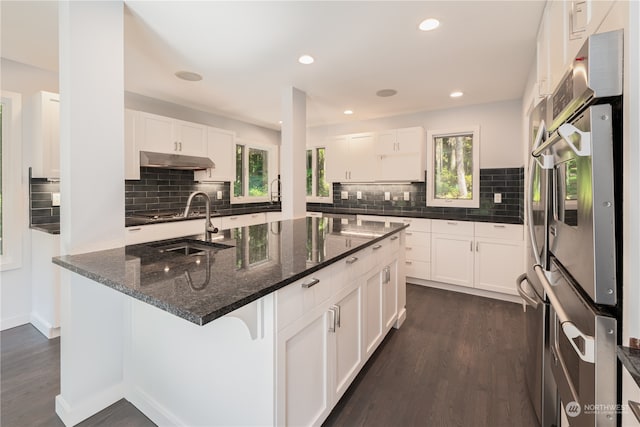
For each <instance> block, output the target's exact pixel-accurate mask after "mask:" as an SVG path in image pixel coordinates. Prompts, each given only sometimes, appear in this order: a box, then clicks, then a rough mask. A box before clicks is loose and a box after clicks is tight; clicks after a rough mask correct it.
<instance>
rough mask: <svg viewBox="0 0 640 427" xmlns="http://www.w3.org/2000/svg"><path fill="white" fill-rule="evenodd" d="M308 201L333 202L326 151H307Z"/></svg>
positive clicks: (319, 148)
mask: <svg viewBox="0 0 640 427" xmlns="http://www.w3.org/2000/svg"><path fill="white" fill-rule="evenodd" d="M307 200H310V201H323V202H326V201H329V202H330V201H331V185H330V184H329V183H328V182H327V178H326V149H325V148H324V147H315V148H312V149H309V150H307Z"/></svg>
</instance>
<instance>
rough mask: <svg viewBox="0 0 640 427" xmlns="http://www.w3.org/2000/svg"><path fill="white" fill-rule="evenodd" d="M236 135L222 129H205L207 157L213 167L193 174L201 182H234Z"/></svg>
mask: <svg viewBox="0 0 640 427" xmlns="http://www.w3.org/2000/svg"><path fill="white" fill-rule="evenodd" d="M235 155H236V134H235V132H231V131H228V130H224V129H218V128H213V127H207V157H209V158H210V159H211V160H212V161H213V163H214V167H213V168H209V169H207V170H204V171H196V172H195V180H196V181H202V182H207V181H209V182H233V181H234V180H235V164H236V163H235Z"/></svg>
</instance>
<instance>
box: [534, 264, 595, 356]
mask: <svg viewBox="0 0 640 427" xmlns="http://www.w3.org/2000/svg"><path fill="white" fill-rule="evenodd" d="M533 269H534V270H535V272H536V275H537V276H538V279H540V283H542V286H543V287H544V290H545V292H546V293H547V297H548V298H549V301H550V302H551V305H552V306H553V309H554V310H555V312H556V315H557V316H558V320H559V321H560V325H562V332H564V334H565V335H566V336H567V338H568V339H569V342H570V343H571V346H572V347H573V349H574V350H575V352H576V354H577V355H578V356H579V357H580V359H582V360H584V361H585V362H588V363H594V362H595V353H596V352H595V338H594V337H592V336H589V335H585V334H583V333H582V331H581V330H580V329H578V327H577V326H576V324H575V323H573V322H572V321H571V320H569V316H567V313H566V312H565V311H564V308H563V307H562V306H561V305H560V301H558V297H557V296H556V293H555V291H554V290H553V285H551V283H549V279H547V276H546V275H545V274H544V270H543V269H542V267H541V266H539V265H536V266H534V267H533ZM577 337H581V338H582V339H583V340H584V352H583V351H581V350H580V349H579V348H578V346H577V345H576V343H575V341H574V338H577Z"/></svg>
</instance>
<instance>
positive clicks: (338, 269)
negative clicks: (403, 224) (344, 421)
mask: <svg viewBox="0 0 640 427" xmlns="http://www.w3.org/2000/svg"><path fill="white" fill-rule="evenodd" d="M398 237H399V235H398V234H396V235H394V236H390V237H389V238H387V239H385V240H383V241H381V242H379V243H378V244H376V245H373V246H370V247H368V248H365V249H363V250H361V251H358V252H356V253H355V254H354V255H352V256H350V257H347V258H346V259H345V260H343V261H339V262H337V263H335V264H333V265H331V266H329V267H327V268H325V269H322V270H319V271H318V272H316V273H314V274H311V275H310V276H307V277H305V278H303V279H300V280H299V281H297V282H294V283H292V284H291V285H288V286H286V287H284V288H282V289H280V290H278V291H277V293H276V307H277V309H276V313H277V314H276V315H277V325H278V333H277V338H276V341H277V357H276V360H277V375H276V378H277V380H276V383H277V385H276V389H277V404H276V407H277V414H276V425H290V426H301V425H305V426H307V425H320V424H322V422H323V421H324V420H325V419H326V417H327V416H328V415H329V413H330V412H331V410H332V409H333V407H334V406H335V404H336V403H337V402H338V400H339V399H340V397H341V396H342V395H343V394H344V392H345V391H346V390H347V388H348V387H349V385H350V384H351V383H352V382H353V380H354V378H355V377H356V375H357V374H358V372H360V369H362V367H363V366H364V363H365V362H366V361H367V359H368V357H369V356H370V355H371V354H372V353H373V352H374V351H375V349H376V348H377V347H378V345H379V344H380V343H381V342H382V340H383V338H384V336H385V335H386V332H387V331H388V330H389V329H390V328H391V327H392V326H393V325H394V323H395V322H396V321H397V320H398V311H399V309H400V307H399V293H400V292H401V289H400V286H399V283H401V284H402V285H404V278H403V277H400V276H401V271H400V270H399V269H398V257H399V256H401V253H400V247H401V245H400V244H399V241H400V239H399V238H398ZM392 239H393V240H392ZM402 304H404V299H402ZM402 309H403V310H404V305H403V306H402Z"/></svg>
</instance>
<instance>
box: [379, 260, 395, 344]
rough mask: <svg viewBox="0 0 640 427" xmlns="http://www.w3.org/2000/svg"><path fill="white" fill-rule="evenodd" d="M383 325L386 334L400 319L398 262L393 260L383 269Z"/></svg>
mask: <svg viewBox="0 0 640 427" xmlns="http://www.w3.org/2000/svg"><path fill="white" fill-rule="evenodd" d="M381 275H382V277H381V282H382V324H383V327H384V330H385V332H386V331H388V330H389V329H391V327H392V326H393V322H395V320H396V319H397V317H398V261H397V260H393V261H392V262H390V263H389V264H388V265H386V266H385V267H384V268H383V269H382V274H381Z"/></svg>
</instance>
